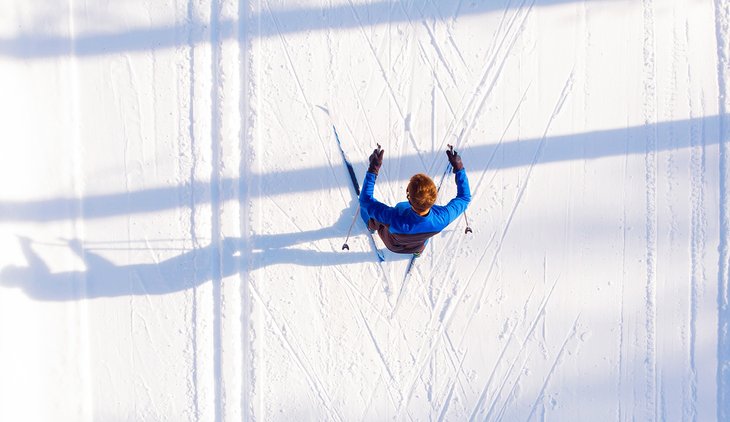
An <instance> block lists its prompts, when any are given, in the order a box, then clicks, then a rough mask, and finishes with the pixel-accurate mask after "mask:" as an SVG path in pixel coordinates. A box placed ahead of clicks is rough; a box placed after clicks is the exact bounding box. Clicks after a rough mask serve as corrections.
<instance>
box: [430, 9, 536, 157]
mask: <svg viewBox="0 0 730 422" xmlns="http://www.w3.org/2000/svg"><path fill="white" fill-rule="evenodd" d="M526 3H527V1H526V0H525V1H523V2H522V5H521V6H520V8H519V9H518V10H517V11H516V12H515V13H514V14H513V16H512V20H511V22H510V23H509V25H508V28H507V30H506V33H505V34H504V36H503V37H501V38H500V42H499V45H497V47H496V51H495V52H494V53H493V54H492V53H490V54H489V55H490V56H491V58H490V59H488V61H487V64H486V65H485V70H484V72H483V75H482V78H481V79H480V81H479V83H477V85H476V87H475V88H474V89H473V90H472V91H471V92H472V95H471V97H470V99H469V102H468V103H467V105H466V107H465V108H464V112H463V113H462V114H461V116H460V117H459V119H454V120H452V121H451V122H450V123H449V125H448V126H447V129H446V131H445V132H444V138H443V140H442V141H441V145H442V146H443V145H444V144H445V143H446V139H447V138H448V137H449V136H450V134H452V133H453V132H454V129H455V127H456V125H457V122H459V121H465V120H467V116H468V115H469V113H470V112H471V110H472V107H473V105H474V103H475V101H476V100H477V98H478V97H479V94H480V92H481V91H482V89H483V88H484V87H485V86H486V85H487V82H488V77H489V75H490V72H491V70H492V69H493V67H494V65H495V63H496V62H497V60H498V56H499V55H500V50H501V49H502V46H503V45H504V43H505V41H506V40H507V38H508V37H509V35H510V30H511V29H512V27H513V25H514V22H515V21H516V20H517V17H518V16H519V15H520V12H521V11H522V10H523V8H524V5H525V4H526ZM532 5H534V0H533V1H532V3H531V5H530V8H529V9H528V10H527V12H526V13H525V16H524V19H523V20H522V22H521V23H520V26H519V28H520V30H519V31H517V33H515V34H513V39H512V42H510V43H509V47H508V48H507V51H506V52H505V53H504V54H503V55H502V61H501V63H500V65H499V69H502V67H503V66H504V64H505V63H506V61H507V59H508V58H509V53H510V51H511V50H512V48H513V46H514V44H515V42H516V40H517V39H518V38H519V36H520V35H521V34H522V29H523V28H524V23H525V22H526V21H527V18H528V17H529V15H530V12H531V11H532ZM505 15H506V11H505ZM501 25H502V24H501V23H500V28H501ZM493 45H496V43H493ZM499 76H500V73H499V72H497V73H496V74H495V76H494V78H493V80H492V82H491V83H490V84H489V85H490V88H489V89H488V90H487V92H486V94H485V95H484V100H483V101H481V104H484V102H485V101H486V98H487V97H488V96H489V94H490V93H491V90H492V88H493V87H494V86H495V84H496V81H497V80H498V79H499ZM461 103H463V97H462V101H461ZM460 105H461V104H460ZM478 114H479V113H478V112H477V113H475V115H474V117H473V118H472V119H471V120H472V122H471V123H467V126H468V125H470V124H473V123H474V121H475V120H476V118H477V116H478ZM465 130H466V128H462V129H461V131H460V132H459V135H458V136H457V141H456V142H455V143H454V146H455V147H457V148H461V146H462V145H461V140H462V138H463V135H464V131H465ZM436 161H437V157H434V159H433V160H432V164H431V166H430V167H429V168H430V169H433V168H434V165H435V163H436Z"/></svg>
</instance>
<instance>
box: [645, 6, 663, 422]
mask: <svg viewBox="0 0 730 422" xmlns="http://www.w3.org/2000/svg"><path fill="white" fill-rule="evenodd" d="M642 8H643V19H644V46H643V54H644V69H643V70H644V75H643V78H644V92H643V98H644V108H643V112H644V124H645V125H646V127H647V131H646V132H647V133H646V155H645V167H646V177H645V181H646V221H645V224H646V233H645V237H646V251H645V253H646V289H645V305H646V306H645V309H646V321H645V330H646V359H645V360H644V370H645V373H646V385H645V394H644V400H645V401H646V402H645V405H646V415H645V417H647V418H650V419H656V418H658V417H659V414H658V412H659V407H658V406H659V402H658V398H659V397H658V391H657V383H658V375H657V360H656V348H657V344H656V342H657V340H656V294H657V291H656V281H657V280H656V255H657V211H656V204H657V134H656V129H655V128H656V125H655V123H656V122H657V115H656V114H657V112H656V103H657V99H656V67H655V58H654V54H655V50H656V43H655V38H654V25H655V22H654V4H653V0H643V1H642Z"/></svg>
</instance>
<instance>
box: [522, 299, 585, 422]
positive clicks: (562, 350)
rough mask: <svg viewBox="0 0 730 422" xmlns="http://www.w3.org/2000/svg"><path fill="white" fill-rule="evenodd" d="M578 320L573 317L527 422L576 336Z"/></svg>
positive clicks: (578, 317) (577, 317)
mask: <svg viewBox="0 0 730 422" xmlns="http://www.w3.org/2000/svg"><path fill="white" fill-rule="evenodd" d="M579 319H580V313H579V314H578V316H576V317H575V321H574V322H573V327H572V328H571V329H570V330H569V331H568V334H567V336H566V337H565V341H564V342H563V345H562V346H561V347H560V350H559V351H558V355H557V356H556V357H555V361H553V365H552V366H551V367H550V371H548V374H547V375H546V376H545V381H544V382H543V384H542V387H541V388H540V392H539V393H538V394H537V397H536V398H535V402H534V403H533V404H532V407H531V409H530V414H529V415H528V416H527V420H528V421H529V420H532V416H533V415H534V414H535V410H536V409H537V404H538V402H539V401H540V399H542V398H543V397H544V395H545V388H546V387H547V385H548V383H549V382H550V378H551V377H552V376H553V374H554V373H555V369H556V368H557V366H558V364H560V362H561V358H562V357H563V353H565V350H566V349H567V346H568V342H569V341H570V340H571V339H573V338H575V336H576V334H577V331H576V330H577V328H578V320H579Z"/></svg>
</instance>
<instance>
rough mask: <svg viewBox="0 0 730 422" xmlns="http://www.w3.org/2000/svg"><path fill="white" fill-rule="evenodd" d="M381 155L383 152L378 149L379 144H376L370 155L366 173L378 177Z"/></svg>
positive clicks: (381, 160) (381, 162) (381, 163)
mask: <svg viewBox="0 0 730 422" xmlns="http://www.w3.org/2000/svg"><path fill="white" fill-rule="evenodd" d="M383 154H385V150H384V149H382V148H380V144H378V147H377V148H376V149H374V150H373V153H372V154H370V167H368V173H374V174H375V175H376V176H377V175H378V171H380V166H382V165H383Z"/></svg>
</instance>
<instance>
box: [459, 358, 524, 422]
mask: <svg viewBox="0 0 730 422" xmlns="http://www.w3.org/2000/svg"><path fill="white" fill-rule="evenodd" d="M520 352H521V351H520ZM532 353H534V350H530V352H529V353H528V354H527V356H526V357H525V358H524V361H523V362H522V366H521V368H520V371H521V372H523V371H524V369H525V365H526V364H527V362H528V361H529V360H530V358H531V357H532ZM520 354H521V353H520ZM520 354H518V355H517V358H515V360H514V361H513V362H512V365H510V367H509V370H508V371H507V374H506V375H505V376H504V379H503V380H502V383H501V384H500V385H499V389H498V390H497V393H496V394H495V395H494V400H492V402H491V405H490V406H489V409H487V414H486V416H485V417H484V420H485V421H486V420H489V417H490V416H491V415H492V411H493V410H494V409H495V406H496V405H497V402H498V401H499V399H500V398H501V396H502V390H503V389H504V387H505V385H507V380H509V378H510V376H511V375H512V371H514V369H515V365H516V364H517V361H518V360H519V355H520ZM508 399H509V394H508V395H507V396H506V398H505V400H504V401H505V402H507V401H508ZM473 420H474V419H473V418H472V419H470V421H473ZM497 420H499V419H497Z"/></svg>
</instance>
